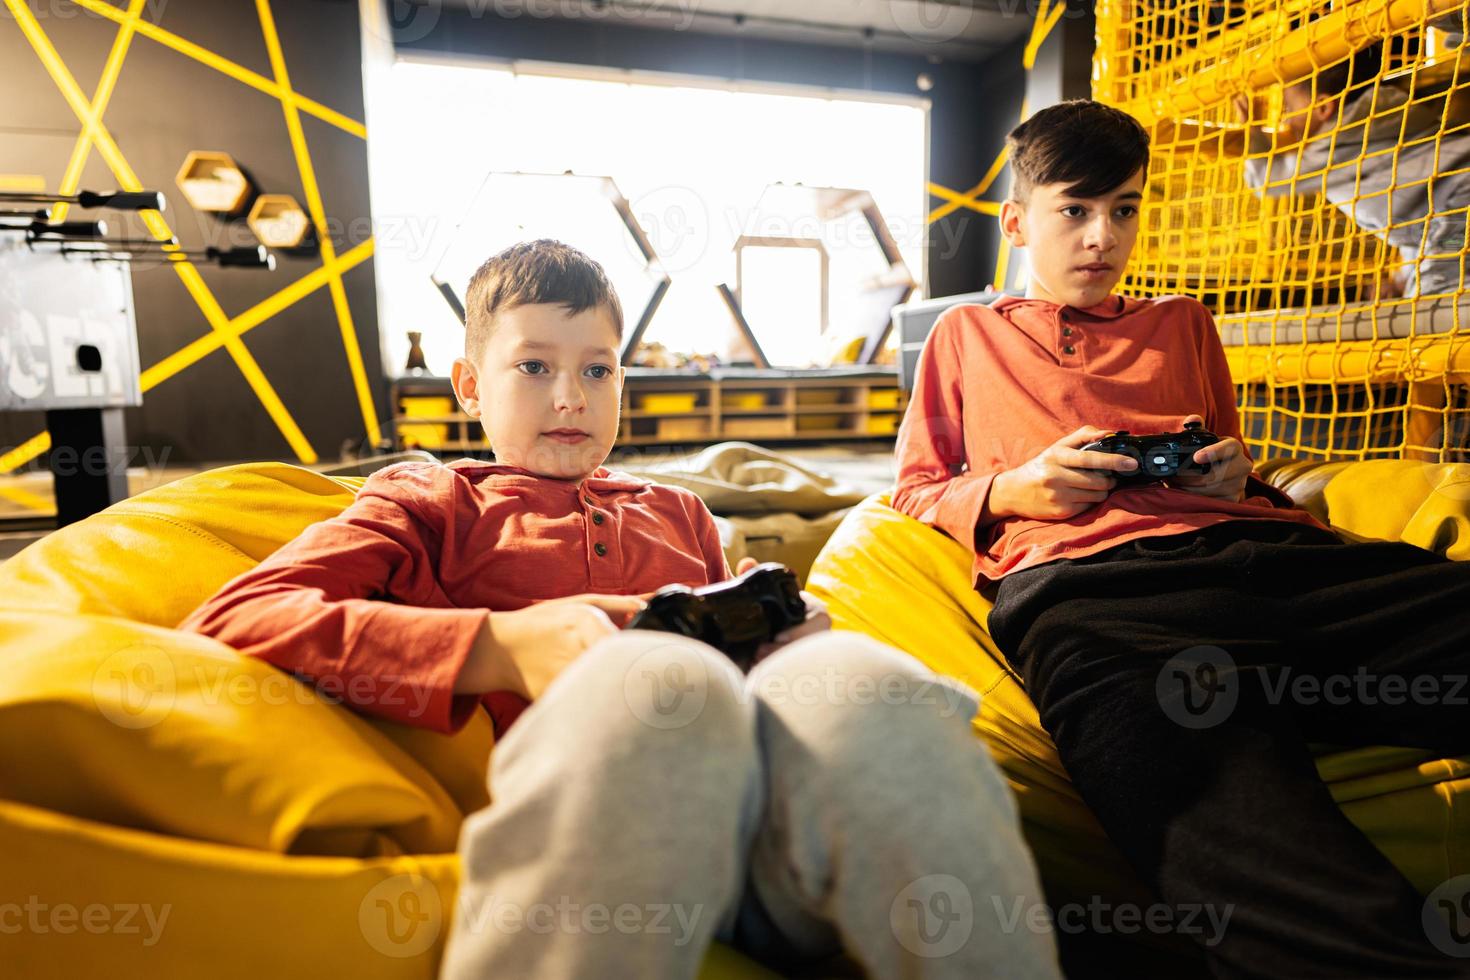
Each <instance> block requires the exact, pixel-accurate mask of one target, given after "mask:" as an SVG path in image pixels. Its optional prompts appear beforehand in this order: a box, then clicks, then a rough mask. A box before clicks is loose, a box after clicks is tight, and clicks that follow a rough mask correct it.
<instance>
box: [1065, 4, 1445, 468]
mask: <svg viewBox="0 0 1470 980" xmlns="http://www.w3.org/2000/svg"><path fill="white" fill-rule="evenodd" d="M1467 6H1470V2H1467V0H1346V2H1344V0H1173V2H1171V0H1100V2H1099V3H1098V4H1097V7H1096V10H1097V30H1098V46H1097V52H1096V55H1095V58H1094V62H1093V93H1094V97H1095V98H1097V99H1099V100H1100V101H1103V102H1106V103H1108V104H1110V105H1115V106H1117V107H1119V108H1121V109H1124V110H1126V111H1127V112H1129V113H1131V114H1132V115H1133V116H1135V117H1136V118H1138V119H1139V121H1141V122H1142V123H1143V124H1144V126H1145V127H1147V128H1148V129H1149V131H1150V133H1151V134H1152V137H1153V155H1152V160H1151V162H1150V165H1149V179H1148V191H1147V195H1148V196H1147V199H1146V201H1145V204H1144V209H1143V218H1142V225H1141V227H1140V232H1139V237H1138V244H1137V246H1136V248H1135V250H1134V255H1133V260H1132V262H1131V264H1130V266H1129V270H1128V274H1127V276H1126V278H1125V279H1124V281H1123V283H1122V284H1121V285H1120V289H1121V290H1122V291H1124V292H1127V293H1130V294H1131V295H1138V296H1160V295H1168V294H1184V295H1188V296H1194V297H1196V298H1198V299H1199V300H1200V301H1201V302H1203V303H1204V304H1205V305H1206V306H1207V307H1209V308H1210V310H1211V312H1213V313H1214V314H1215V317H1216V320H1217V322H1218V323H1219V326H1220V331H1221V337H1222V339H1223V341H1224V343H1225V347H1226V351H1227V353H1228V355H1229V358H1230V365H1231V370H1232V373H1233V375H1234V378H1235V382H1236V385H1237V387H1238V389H1239V391H1238V396H1239V404H1240V407H1241V422H1242V425H1243V427H1244V429H1245V433H1246V441H1247V443H1248V444H1249V445H1250V447H1251V450H1252V453H1253V454H1254V455H1255V456H1256V457H1257V458H1258V459H1259V458H1263V457H1265V456H1274V455H1283V454H1288V455H1293V456H1298V457H1302V458H1316V459H1365V458H1375V457H1394V456H1404V457H1408V458H1415V459H1427V460H1443V461H1462V460H1465V459H1467V458H1470V397H1467V384H1470V294H1464V293H1463V290H1464V273H1465V263H1464V261H1463V256H1464V255H1465V253H1466V251H1467V249H1466V237H1465V230H1466V213H1467V210H1470V49H1467V48H1466V47H1465V45H1464V37H1465V34H1466V30H1465V27H1466V23H1465V18H1466V8H1467ZM1462 303H1463V305H1462Z"/></svg>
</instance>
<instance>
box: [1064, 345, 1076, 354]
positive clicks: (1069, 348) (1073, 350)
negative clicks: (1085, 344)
mask: <svg viewBox="0 0 1470 980" xmlns="http://www.w3.org/2000/svg"><path fill="white" fill-rule="evenodd" d="M1062 353H1063V354H1075V353H1077V348H1075V347H1073V346H1072V345H1071V344H1068V345H1067V346H1066V347H1063V348H1062Z"/></svg>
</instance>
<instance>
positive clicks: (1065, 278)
mask: <svg viewBox="0 0 1470 980" xmlns="http://www.w3.org/2000/svg"><path fill="white" fill-rule="evenodd" d="M1067 187H1068V185H1067V184H1063V183H1055V184H1039V185H1037V186H1035V187H1033V188H1032V189H1031V198H1030V200H1028V201H1027V202H1025V203H1024V204H1021V203H1018V202H1016V201H1011V200H1007V201H1006V202H1005V203H1004V204H1002V205H1001V209H1000V227H1001V233H1002V234H1004V235H1005V237H1006V240H1007V241H1009V242H1010V243H1011V245H1012V246H1013V247H1016V248H1025V249H1028V250H1029V251H1028V255H1029V257H1030V261H1031V280H1030V283H1029V285H1028V286H1027V288H1026V295H1027V296H1031V297H1036V298H1039V299H1047V300H1051V301H1052V302H1056V303H1063V304H1065V305H1067V306H1075V307H1078V308H1082V309H1085V308H1086V307H1089V306H1096V305H1097V304H1098V303H1101V302H1102V301H1103V300H1105V299H1107V298H1108V296H1109V295H1110V294H1111V293H1112V291H1113V287H1114V286H1115V285H1117V283H1118V280H1119V279H1121V278H1123V269H1124V267H1125V266H1126V265H1127V264H1128V256H1129V254H1130V253H1132V251H1133V242H1134V240H1135V239H1136V238H1137V237H1138V208H1139V204H1140V202H1141V201H1142V200H1143V168H1141V167H1140V168H1139V169H1138V170H1137V171H1136V172H1134V174H1133V176H1131V177H1129V178H1128V179H1127V180H1126V181H1124V182H1123V183H1122V184H1121V185H1119V186H1118V187H1115V188H1113V190H1111V191H1109V192H1108V193H1107V194H1105V195H1104V196H1102V197H1095V198H1081V197H1076V196H1073V195H1071V194H1069V193H1067Z"/></svg>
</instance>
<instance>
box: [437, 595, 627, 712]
mask: <svg viewBox="0 0 1470 980" xmlns="http://www.w3.org/2000/svg"><path fill="white" fill-rule="evenodd" d="M645 605H647V603H646V602H644V601H643V600H642V599H640V598H638V597H637V596H630V595H599V594H588V595H574V596H568V597H566V598H564V599H547V600H546V601H544V602H538V603H535V604H534V605H530V606H527V607H526V608H524V609H517V610H515V611H514V612H502V613H490V614H489V615H488V616H487V617H486V618H485V625H484V626H483V627H482V628H481V629H480V635H479V637H478V638H477V639H476V640H475V646H474V648H473V649H472V650H471V651H470V656H469V659H468V660H466V661H465V665H464V669H463V670H461V671H460V674H459V679H458V680H457V681H456V682H455V685H454V691H455V693H456V694H483V693H485V692H486V691H510V692H511V693H513V694H518V695H520V696H521V697H523V698H525V699H526V700H528V701H534V700H535V699H536V698H538V697H540V696H541V693H542V692H543V691H545V690H546V688H547V686H548V685H550V684H551V682H552V681H553V680H555V679H556V676H557V675H558V674H560V673H561V672H562V671H563V670H565V669H566V668H567V666H568V665H570V664H571V662H572V661H573V660H576V659H577V658H578V657H579V656H581V655H582V653H583V651H585V650H586V649H587V648H588V647H590V646H591V645H592V644H594V643H596V642H597V641H598V640H601V639H602V638H604V637H607V636H612V635H613V634H615V633H617V631H618V630H619V629H620V628H621V627H622V625H623V624H624V623H626V622H627V621H628V620H629V619H632V618H633V615H634V614H635V613H637V612H638V610H640V609H642V608H643V607H644V606H645Z"/></svg>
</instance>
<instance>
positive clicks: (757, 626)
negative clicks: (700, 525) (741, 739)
mask: <svg viewBox="0 0 1470 980" xmlns="http://www.w3.org/2000/svg"><path fill="white" fill-rule="evenodd" d="M805 621H806V601H805V600H804V599H802V597H801V584H800V583H799V582H797V580H796V576H795V575H794V574H792V572H791V571H790V570H789V569H788V568H786V566H784V565H781V564H778V563H777V562H773V561H768V562H765V563H764V564H761V565H757V566H755V567H754V568H752V569H751V570H750V571H748V572H746V573H745V574H744V575H737V576H736V577H735V578H732V579H729V580H727V581H724V582H716V583H715V584H714V585H701V586H700V587H699V588H697V589H691V588H689V587H688V586H686V585H666V586H664V587H663V588H662V589H659V590H658V592H656V593H654V596H653V598H651V599H649V600H648V605H647V606H645V607H644V608H643V609H641V610H640V611H639V612H638V613H637V614H636V615H635V616H634V617H633V618H632V619H631V620H629V621H628V625H627V626H625V627H624V629H630V630H660V631H662V632H665V633H679V634H681V635H683V636H692V637H693V638H694V639H696V640H701V641H703V642H705V643H708V644H709V645H710V646H712V647H714V648H716V649H717V650H720V651H722V652H724V654H725V655H726V656H728V657H729V658H730V659H731V660H733V661H734V662H735V666H737V667H739V668H740V669H741V670H749V669H750V667H751V664H752V661H753V660H754V658H755V652H756V650H757V649H758V648H759V647H760V645H761V644H762V643H769V642H770V641H771V640H773V639H775V638H776V635H777V634H778V633H784V632H785V631H786V630H789V629H791V628H792V627H793V626H800V625H801V624H802V623H803V622H805Z"/></svg>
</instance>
